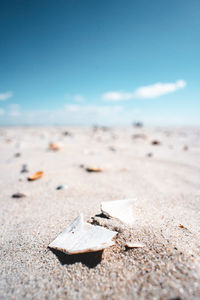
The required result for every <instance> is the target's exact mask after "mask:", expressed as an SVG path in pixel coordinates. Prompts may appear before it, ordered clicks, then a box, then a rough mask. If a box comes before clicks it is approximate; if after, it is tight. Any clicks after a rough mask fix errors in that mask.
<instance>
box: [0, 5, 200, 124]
mask: <svg viewBox="0 0 200 300" xmlns="http://www.w3.org/2000/svg"><path fill="white" fill-rule="evenodd" d="M0 37H1V39H0V41H1V47H0V70H1V71H0V124H22V123H37V124H39V123H44V124H45V123H68V124H70V123H73V124H82V123H83V124H90V123H94V122H97V123H98V122H99V123H100V122H101V123H106V122H107V123H112V122H113V123H115V124H117V123H118V124H126V123H130V122H131V121H132V120H134V119H143V120H144V121H145V122H147V123H149V124H152V123H155V124H167V123H168V124H200V118H199V113H200V1H199V0H190V1H189V0H168V1H165V0H151V1H149V0H125V1H122V0H121V1H119V0H101V1H97V0H96V1H95V0H84V1H82V0H76V1H75V0H56V1H55V0H42V1H41V0H31V1H30V0H23V1H22V0H9V1H7V0H3V1H2V0H0ZM177 80H185V81H186V83H187V85H186V86H185V87H184V88H181V89H179V90H177V91H174V92H171V93H168V94H167V93H166V94H165V95H162V96H160V97H155V98H154V97H153V98H150V99H149V98H148V99H140V98H137V97H132V98H131V97H130V99H128V100H126V101H124V100H123V99H122V101H117V102H116V101H105V100H104V99H103V96H102V95H103V94H105V93H107V92H110V91H116V92H119V91H120V92H123V93H133V92H134V91H135V90H137V89H138V88H140V87H143V86H148V85H154V84H156V83H158V82H161V83H173V84H175V82H177ZM7 92H12V95H11V94H10V97H7V98H8V99H7V100H5V99H3V100H1V96H2V97H3V95H5V94H6V93H7ZM77 95H78V96H77Z"/></svg>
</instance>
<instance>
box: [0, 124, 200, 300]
mask: <svg viewBox="0 0 200 300" xmlns="http://www.w3.org/2000/svg"><path fill="white" fill-rule="evenodd" d="M141 134H142V135H141ZM153 140H157V141H159V142H160V143H161V144H160V145H152V141H153ZM51 142H54V143H59V144H60V146H61V149H60V150H59V151H50V150H49V149H48V145H49V143H51ZM23 164H27V169H28V171H29V172H28V173H21V169H22V165H23ZM80 165H86V166H98V167H100V168H102V170H103V171H102V172H101V173H88V172H86V171H85V169H84V168H81V167H80ZM0 170H1V175H0V189H1V197H0V205H1V206H0V208H1V209H0V221H1V227H0V234H1V246H0V247H1V263H0V264H1V270H0V298H1V299H173V298H176V297H177V299H178V297H179V299H200V267H199V266H200V265H199V263H200V260H199V250H200V244H199V234H200V129H199V128H168V129H163V128H145V127H144V128H111V129H107V128H98V129H94V128H78V127H77V128H67V127H47V128H45V127H42V128H39V127H30V128H12V127H11V128H1V129H0ZM40 170H42V171H44V176H43V177H42V178H41V179H39V180H37V181H34V182H29V181H27V177H28V176H29V175H32V174H34V173H35V172H36V171H40ZM61 184H66V185H68V189H63V190H56V188H57V186H59V185H61ZM17 192H20V193H24V194H25V195H26V197H25V198H19V199H17V198H12V195H13V194H14V193H17ZM124 198H136V199H137V201H136V203H135V211H134V213H135V220H136V222H135V226H134V227H133V228H132V229H129V228H127V227H125V226H124V225H123V224H121V223H120V222H118V221H115V220H112V219H110V220H108V219H104V218H101V217H100V216H97V217H95V215H98V214H100V203H101V202H102V201H109V200H116V199H124ZM80 212H83V214H84V217H85V220H89V219H90V218H91V217H95V222H96V224H100V225H102V226H105V227H107V228H110V229H115V230H117V231H118V232H119V234H118V237H117V238H116V246H113V247H110V248H108V249H106V250H105V251H104V252H103V254H101V253H100V254H99V253H96V254H87V255H79V256H76V257H68V256H67V255H65V254H61V253H57V252H52V251H51V250H50V249H48V248H47V247H48V245H49V243H50V242H51V241H52V240H53V239H54V238H55V237H56V236H57V235H58V233H59V232H60V231H62V230H63V229H64V228H65V227H66V226H67V225H68V224H69V223H70V222H71V221H73V219H74V218H75V217H76V216H77V215H78V214H79V213H80ZM180 225H181V226H180ZM127 240H133V241H136V242H142V243H144V244H145V247H144V248H141V249H130V250H128V251H125V247H124V245H125V242H126V241H127Z"/></svg>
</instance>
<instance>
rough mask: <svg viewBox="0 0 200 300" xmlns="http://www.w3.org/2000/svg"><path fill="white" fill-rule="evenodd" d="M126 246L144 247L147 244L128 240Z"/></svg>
mask: <svg viewBox="0 0 200 300" xmlns="http://www.w3.org/2000/svg"><path fill="white" fill-rule="evenodd" d="M125 247H126V248H130V249H131V248H143V247H145V245H144V244H142V243H133V242H127V243H126V244H125Z"/></svg>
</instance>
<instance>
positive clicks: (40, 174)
mask: <svg viewBox="0 0 200 300" xmlns="http://www.w3.org/2000/svg"><path fill="white" fill-rule="evenodd" d="M43 175H44V172H43V171H38V172H36V173H35V174H33V175H32V176H29V177H28V181H34V180H37V179H39V178H41V177H42V176H43Z"/></svg>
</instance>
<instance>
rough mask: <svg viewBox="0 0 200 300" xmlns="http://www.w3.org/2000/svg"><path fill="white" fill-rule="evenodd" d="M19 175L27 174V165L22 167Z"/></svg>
mask: <svg viewBox="0 0 200 300" xmlns="http://www.w3.org/2000/svg"><path fill="white" fill-rule="evenodd" d="M21 173H28V169H27V165H26V164H24V165H22V169H21Z"/></svg>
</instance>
